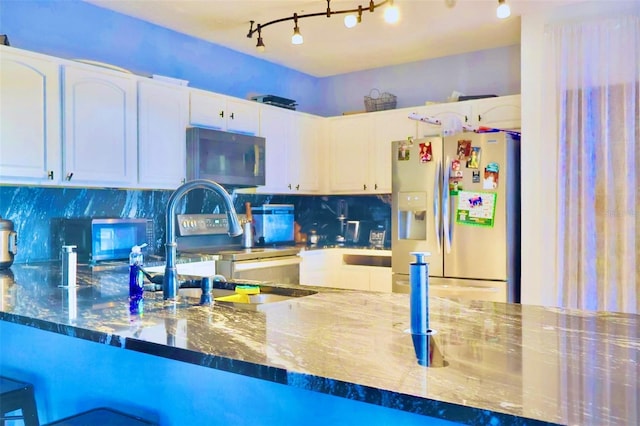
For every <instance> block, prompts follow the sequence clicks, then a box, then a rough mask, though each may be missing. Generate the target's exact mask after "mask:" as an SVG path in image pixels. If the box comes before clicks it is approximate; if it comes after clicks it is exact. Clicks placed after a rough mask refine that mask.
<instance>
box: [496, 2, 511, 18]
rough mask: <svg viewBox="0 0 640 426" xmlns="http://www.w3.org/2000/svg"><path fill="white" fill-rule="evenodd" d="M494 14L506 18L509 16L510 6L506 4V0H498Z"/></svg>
mask: <svg viewBox="0 0 640 426" xmlns="http://www.w3.org/2000/svg"><path fill="white" fill-rule="evenodd" d="M496 16H497V17H498V18H500V19H506V18H508V17H509V16H511V8H510V7H509V5H508V4H507V0H498V8H497V9H496Z"/></svg>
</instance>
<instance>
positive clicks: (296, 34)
mask: <svg viewBox="0 0 640 426" xmlns="http://www.w3.org/2000/svg"><path fill="white" fill-rule="evenodd" d="M291 43H293V44H302V43H304V38H302V34H300V29H299V28H298V26H297V25H296V27H295V28H294V29H293V35H292V36H291Z"/></svg>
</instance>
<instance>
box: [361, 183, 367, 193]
mask: <svg viewBox="0 0 640 426" xmlns="http://www.w3.org/2000/svg"><path fill="white" fill-rule="evenodd" d="M362 189H364V190H365V191H366V190H367V184H366V183H365V184H364V185H362Z"/></svg>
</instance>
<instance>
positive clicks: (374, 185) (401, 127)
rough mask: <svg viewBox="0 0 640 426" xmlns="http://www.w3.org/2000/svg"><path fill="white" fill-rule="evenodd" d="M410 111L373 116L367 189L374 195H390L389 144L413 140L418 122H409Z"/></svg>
mask: <svg viewBox="0 0 640 426" xmlns="http://www.w3.org/2000/svg"><path fill="white" fill-rule="evenodd" d="M410 112H412V111H411V110H405V109H403V110H396V111H385V112H381V113H376V114H375V115H374V135H375V139H374V147H373V150H372V154H373V157H372V158H371V165H372V167H371V169H370V170H371V177H370V185H369V189H370V190H371V191H372V192H375V193H391V161H392V153H391V143H392V142H393V141H398V140H406V139H407V138H408V137H413V138H415V137H416V136H417V131H418V122H417V121H415V120H410V119H409V118H408V117H409V113H410Z"/></svg>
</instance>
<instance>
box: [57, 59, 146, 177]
mask: <svg viewBox="0 0 640 426" xmlns="http://www.w3.org/2000/svg"><path fill="white" fill-rule="evenodd" d="M63 72H64V80H63V84H64V102H63V113H64V140H63V146H64V153H65V154H64V165H63V166H64V167H63V173H64V179H66V180H67V183H68V184H70V185H99V186H112V185H117V186H134V185H135V184H136V180H137V179H136V169H137V162H138V161H137V147H136V136H137V132H136V127H137V126H136V123H137V109H136V82H135V77H134V76H132V75H131V76H130V75H127V74H123V73H116V72H111V71H108V70H102V69H96V70H93V69H88V68H81V67H78V68H76V67H74V66H65V67H64V69H63Z"/></svg>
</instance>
